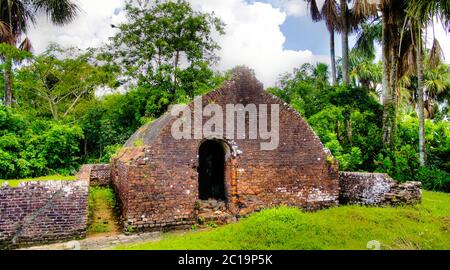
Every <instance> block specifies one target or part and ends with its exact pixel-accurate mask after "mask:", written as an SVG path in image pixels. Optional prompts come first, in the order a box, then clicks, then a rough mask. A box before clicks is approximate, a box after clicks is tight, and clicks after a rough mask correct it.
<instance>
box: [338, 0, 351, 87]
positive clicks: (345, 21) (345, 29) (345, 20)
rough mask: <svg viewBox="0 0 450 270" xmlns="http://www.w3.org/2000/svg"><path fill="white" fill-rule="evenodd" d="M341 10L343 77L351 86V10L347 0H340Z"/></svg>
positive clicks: (345, 82)
mask: <svg viewBox="0 0 450 270" xmlns="http://www.w3.org/2000/svg"><path fill="white" fill-rule="evenodd" d="M340 9H341V28H342V31H341V37H342V77H343V80H344V84H345V85H348V84H350V75H349V66H348V60H349V59H348V34H349V29H350V23H349V19H350V18H349V16H350V13H349V10H348V4H347V0H340Z"/></svg>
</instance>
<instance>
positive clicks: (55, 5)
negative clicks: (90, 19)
mask: <svg viewBox="0 0 450 270" xmlns="http://www.w3.org/2000/svg"><path fill="white" fill-rule="evenodd" d="M32 5H33V7H34V11H35V12H39V11H42V12H44V13H45V14H46V15H47V17H48V18H49V19H50V20H51V21H52V22H53V23H54V24H56V25H63V24H66V23H70V22H72V21H73V20H74V19H75V17H76V16H77V14H78V13H79V12H80V8H79V7H78V5H77V4H75V3H74V2H73V1H72V0H34V1H32Z"/></svg>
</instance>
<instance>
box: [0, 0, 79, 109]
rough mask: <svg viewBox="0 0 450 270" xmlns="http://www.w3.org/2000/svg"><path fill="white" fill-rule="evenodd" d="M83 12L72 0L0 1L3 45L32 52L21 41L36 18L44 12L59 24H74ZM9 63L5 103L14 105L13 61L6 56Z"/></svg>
mask: <svg viewBox="0 0 450 270" xmlns="http://www.w3.org/2000/svg"><path fill="white" fill-rule="evenodd" d="M78 11H79V8H78V6H77V5H76V4H75V3H73V1H71V0H1V1H0V43H6V44H8V45H12V46H18V47H19V48H20V49H22V50H30V49H31V43H30V41H29V40H28V38H25V39H24V40H23V41H21V42H20V41H19V39H20V37H21V36H22V35H26V33H27V30H28V28H29V26H30V25H31V24H33V23H35V22H36V16H37V15H38V14H40V13H44V14H45V15H46V16H47V18H48V19H49V20H50V21H51V22H52V23H54V24H56V25H63V24H66V23H69V22H71V21H73V19H74V18H75V16H76V15H77V13H78ZM2 58H3V59H2V60H3V61H4V63H5V71H4V78H5V79H4V81H5V97H4V104H5V105H6V106H11V105H12V96H13V93H12V62H13V61H12V59H11V58H10V57H8V56H7V55H3V56H2Z"/></svg>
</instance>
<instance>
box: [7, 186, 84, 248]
mask: <svg viewBox="0 0 450 270" xmlns="http://www.w3.org/2000/svg"><path fill="white" fill-rule="evenodd" d="M87 207H88V181H83V180H80V181H37V182H26V183H23V184H21V186H20V187H9V186H7V185H4V186H2V187H0V249H8V248H15V247H18V246H28V245H33V244H43V243H49V242H55V241H63V240H70V239H75V238H83V237H85V234H86V227H87Z"/></svg>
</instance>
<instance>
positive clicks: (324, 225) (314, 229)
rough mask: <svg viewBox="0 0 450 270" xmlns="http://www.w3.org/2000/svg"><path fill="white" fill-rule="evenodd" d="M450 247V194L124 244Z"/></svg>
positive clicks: (267, 215)
mask: <svg viewBox="0 0 450 270" xmlns="http://www.w3.org/2000/svg"><path fill="white" fill-rule="evenodd" d="M371 240H377V241H379V242H380V243H381V248H382V249H446V250H449V249H450V194H445V193H435V192H427V191H425V192H424V193H423V203H422V204H421V205H418V206H404V207H398V208H390V207H389V208H374V207H372V208H370V207H361V206H342V207H336V208H332V209H327V210H322V211H318V212H314V213H304V212H302V211H300V210H298V209H296V208H285V207H281V208H277V209H271V210H265V211H263V212H260V213H256V214H253V215H251V216H250V217H248V218H246V219H244V220H241V221H240V222H238V223H236V224H230V225H226V226H223V227H220V228H217V229H210V230H207V231H199V232H189V233H186V234H183V235H179V234H178V235H177V234H175V233H169V234H166V235H164V237H163V240H161V241H159V242H151V243H143V244H134V245H128V246H120V247H118V249H133V250H134V249H136V250H155V249H158V250H159V249H162V250H206V249H218V250H229V249H233V250H234V249H237V250H241V249H244V250H246V249H251V250H253V249H276V250H278V249H281V250H286V249H287V250H303V249H307V250H310V249H311V250H321V249H324V250H330V249H350V250H364V249H367V242H368V241H371Z"/></svg>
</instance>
